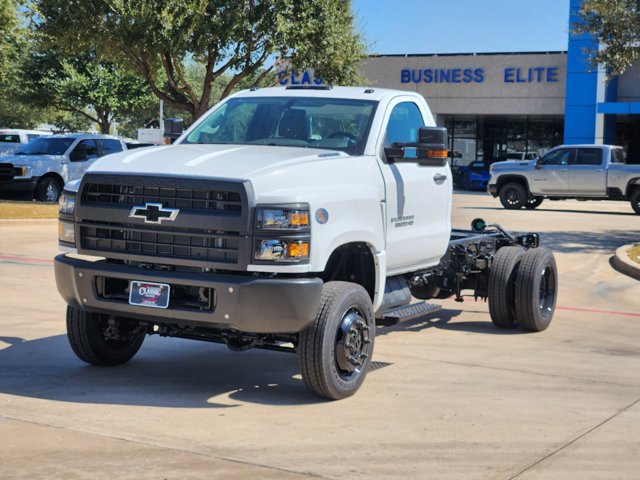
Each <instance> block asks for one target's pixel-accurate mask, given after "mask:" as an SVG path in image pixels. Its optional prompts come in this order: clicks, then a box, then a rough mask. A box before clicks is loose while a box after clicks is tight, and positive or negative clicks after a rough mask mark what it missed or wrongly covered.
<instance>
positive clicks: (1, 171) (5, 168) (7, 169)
mask: <svg viewBox="0 0 640 480" xmlns="http://www.w3.org/2000/svg"><path fill="white" fill-rule="evenodd" d="M14 175H15V168H14V167H13V164H11V163H0V180H11V179H12V178H13V177H14Z"/></svg>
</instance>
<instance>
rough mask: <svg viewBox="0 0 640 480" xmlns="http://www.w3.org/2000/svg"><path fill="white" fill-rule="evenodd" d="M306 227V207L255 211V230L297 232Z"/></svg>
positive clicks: (268, 208) (265, 208)
mask: <svg viewBox="0 0 640 480" xmlns="http://www.w3.org/2000/svg"><path fill="white" fill-rule="evenodd" d="M308 227H309V208H308V207H307V208H297V207H258V208H257V209H256V230H298V229H302V228H308Z"/></svg>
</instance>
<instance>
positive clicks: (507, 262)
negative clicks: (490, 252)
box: [487, 247, 524, 328]
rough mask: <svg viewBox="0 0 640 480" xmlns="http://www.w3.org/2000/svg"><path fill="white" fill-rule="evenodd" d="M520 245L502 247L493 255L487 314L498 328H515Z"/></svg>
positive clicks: (522, 252) (522, 251) (521, 253)
mask: <svg viewBox="0 0 640 480" xmlns="http://www.w3.org/2000/svg"><path fill="white" fill-rule="evenodd" d="M523 254H524V250H523V249H522V247H502V248H501V249H500V250H498V251H497V252H496V254H495V256H494V257H493V264H492V265H491V271H490V273H489V287H488V292H487V296H488V297H489V315H490V316H491V321H492V322H493V324H494V325H495V326H496V327H498V328H516V327H517V326H518V322H517V321H516V309H515V286H516V276H517V274H518V266H519V264H520V259H521V258H522V255H523Z"/></svg>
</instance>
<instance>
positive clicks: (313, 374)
mask: <svg viewBox="0 0 640 480" xmlns="http://www.w3.org/2000/svg"><path fill="white" fill-rule="evenodd" d="M434 125H435V122H434V120H433V117H432V115H431V112H430V111H429V108H428V106H427V104H426V102H425V101H424V99H423V97H421V96H420V95H417V94H415V93H410V92H401V91H392V90H383V89H371V88H355V87H354V88H345V87H335V88H332V87H313V88H296V87H287V88H276V89H262V90H254V91H246V92H242V93H239V94H236V95H234V96H232V97H229V98H228V99H226V100H224V101H223V102H221V103H220V104H218V105H216V106H214V107H213V108H212V109H211V111H210V112H209V113H208V114H207V115H204V116H203V117H202V118H201V119H200V120H199V121H198V122H196V123H195V124H194V125H193V126H192V127H191V128H189V129H188V130H187V131H186V132H185V133H184V134H183V135H182V136H181V137H180V138H179V139H178V140H177V141H176V143H175V144H174V145H172V146H164V147H154V148H147V149H137V150H135V151H129V152H123V153H121V154H115V155H111V156H109V157H108V158H105V159H102V160H99V161H97V162H96V163H95V164H94V165H92V167H91V168H90V169H89V171H88V173H87V174H85V175H84V177H83V179H82V181H81V182H75V183H70V184H68V185H67V188H66V190H65V192H64V194H63V196H62V198H61V199H60V224H59V234H60V235H59V239H60V245H61V246H62V247H63V250H65V252H66V253H64V254H61V255H59V256H57V257H56V260H55V275H56V283H57V286H58V290H59V292H60V294H61V295H62V297H63V298H64V300H65V301H66V303H67V304H68V309H67V331H68V338H69V341H70V344H71V347H72V349H73V351H74V352H75V353H76V355H77V356H78V357H79V358H80V359H82V360H84V361H85V362H87V363H90V364H94V365H104V366H112V365H118V364H122V363H125V362H127V361H128V360H130V359H131V358H132V357H133V356H134V355H135V354H136V353H137V351H138V349H139V348H140V346H141V344H142V342H143V339H144V338H145V335H147V334H150V335H154V334H156V335H161V336H169V337H180V338H187V339H194V340H203V341H209V342H217V343H224V344H226V345H227V346H228V347H229V348H230V349H232V350H236V351H237V350H245V349H248V348H251V347H260V348H268V349H275V350H282V351H289V352H296V353H297V355H298V358H299V363H300V368H301V372H302V378H303V380H304V383H305V384H306V386H307V387H308V388H309V389H310V390H311V391H312V392H314V393H316V394H317V395H319V396H321V397H326V398H330V399H340V398H344V397H347V396H349V395H352V394H353V393H355V392H356V391H357V389H358V388H359V387H360V385H361V384H362V382H363V380H364V378H365V375H366V373H367V370H368V369H369V366H370V363H371V360H372V356H373V349H374V340H375V333H376V326H377V325H387V326H388V325H393V324H395V323H396V322H398V321H400V320H406V319H410V318H414V317H418V316H421V315H425V314H427V313H429V312H433V311H436V310H437V309H439V308H440V307H439V306H438V305H433V304H429V303H426V302H424V300H429V299H432V298H440V299H442V298H447V297H450V296H455V298H456V299H457V300H460V301H461V300H462V299H463V296H466V295H471V296H474V297H475V298H476V299H477V298H483V299H488V301H489V310H490V314H491V319H492V321H493V323H494V324H495V325H496V326H497V327H499V328H516V327H518V326H520V327H522V328H524V329H527V330H532V331H540V330H544V329H545V328H547V326H548V325H549V322H550V321H551V318H552V316H553V312H554V308H555V301H556V292H557V287H558V279H557V271H556V264H555V261H554V258H553V255H552V254H551V252H549V251H548V250H546V249H544V248H537V247H538V235H537V234H535V233H527V234H522V235H512V234H509V233H507V232H505V231H504V230H502V229H501V228H500V227H499V226H497V225H487V224H485V222H484V221H482V220H480V219H478V220H476V221H474V222H473V225H472V228H471V229H469V230H454V231H452V229H451V220H450V219H451V202H452V181H451V171H450V169H449V166H448V163H447V145H446V144H447V134H446V129H444V128H437V127H435V126H434Z"/></svg>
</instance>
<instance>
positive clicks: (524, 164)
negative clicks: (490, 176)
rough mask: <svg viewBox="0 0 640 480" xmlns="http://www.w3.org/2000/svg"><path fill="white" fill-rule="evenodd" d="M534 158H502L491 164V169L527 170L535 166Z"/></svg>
mask: <svg viewBox="0 0 640 480" xmlns="http://www.w3.org/2000/svg"><path fill="white" fill-rule="evenodd" d="M536 162H537V159H536V160H502V161H500V162H494V163H492V164H491V171H494V170H502V169H506V170H529V169H531V168H534V167H535V166H536Z"/></svg>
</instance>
